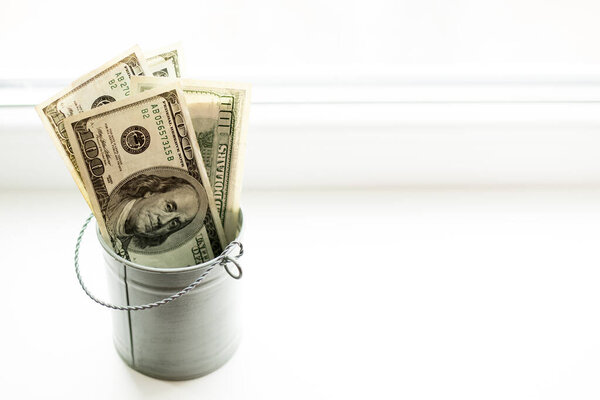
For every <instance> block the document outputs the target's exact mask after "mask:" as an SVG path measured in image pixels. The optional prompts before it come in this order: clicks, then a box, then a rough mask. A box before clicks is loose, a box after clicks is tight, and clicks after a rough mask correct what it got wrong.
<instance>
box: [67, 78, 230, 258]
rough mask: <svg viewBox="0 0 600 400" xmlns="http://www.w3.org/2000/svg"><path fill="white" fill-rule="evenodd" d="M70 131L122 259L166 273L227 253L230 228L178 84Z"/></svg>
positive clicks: (100, 216) (85, 118) (92, 114)
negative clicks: (216, 199) (217, 203)
mask: <svg viewBox="0 0 600 400" xmlns="http://www.w3.org/2000/svg"><path fill="white" fill-rule="evenodd" d="M65 126H66V131H67V136H68V138H69V140H70V141H71V143H72V145H73V151H74V155H75V159H76V160H77V163H78V165H79V166H80V171H81V177H82V179H83V183H84V186H85V189H86V191H87V193H88V194H89V197H90V201H91V205H92V211H93V212H94V214H95V216H96V219H97V221H98V225H99V228H100V232H101V234H102V236H103V238H104V239H105V241H106V242H107V243H110V244H112V246H113V248H114V249H115V251H116V252H117V253H118V254H120V255H121V256H122V257H124V258H126V259H129V260H131V261H133V262H136V263H139V264H142V265H147V266H154V267H165V268H167V267H183V266H188V265H194V264H198V263H202V262H205V261H208V260H210V259H212V258H214V257H216V256H218V255H219V254H220V253H221V252H222V250H223V248H224V245H225V236H224V233H223V228H222V225H221V221H220V219H219V217H218V213H217V210H216V207H215V204H214V201H213V195H212V190H211V187H210V183H209V180H208V177H207V174H206V170H205V168H204V165H203V163H202V157H201V155H200V150H199V148H198V143H197V142H196V141H195V140H193V139H194V137H193V136H191V137H190V135H193V132H194V131H193V127H192V121H191V118H190V115H189V113H188V111H187V105H186V101H185V97H184V94H183V91H182V88H181V86H180V85H179V84H178V83H170V84H168V85H164V86H161V87H160V88H158V89H156V90H152V91H148V92H144V93H141V94H138V95H134V96H131V97H130V98H128V99H125V100H121V101H119V102H115V103H113V104H110V105H107V106H105V107H103V108H101V109H94V110H91V111H88V112H84V113H81V114H78V115H76V116H73V117H70V118H68V119H67V120H65Z"/></svg>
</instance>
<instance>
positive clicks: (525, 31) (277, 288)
mask: <svg viewBox="0 0 600 400" xmlns="http://www.w3.org/2000/svg"><path fill="white" fill-rule="evenodd" d="M0 11H1V12H0V48H1V49H2V50H3V53H2V61H1V62H0V141H1V143H2V157H0V190H1V194H0V205H1V207H0V221H1V222H0V226H2V227H3V229H2V230H1V231H0V243H1V246H2V247H1V249H2V252H0V254H2V256H1V257H2V258H1V261H2V265H3V267H4V273H5V276H4V277H3V279H2V281H3V282H5V285H4V290H5V293H4V296H3V297H4V298H5V303H4V304H5V306H4V307H5V308H4V309H5V314H4V318H3V319H2V323H1V324H2V325H1V327H2V330H1V331H0V332H1V333H0V343H1V349H2V355H3V362H2V363H1V364H0V365H1V366H0V397H2V398H4V397H6V398H40V397H43V398H65V397H81V396H85V397H89V398H99V399H100V398H119V397H120V398H128V399H132V398H157V399H158V398H161V399H162V398H175V397H177V398H196V399H197V398H203V399H213V398H215V399H220V398H222V399H232V398H256V399H270V398H272V399H276V398H277V399H281V398H286V399H287V398H302V399H307V398H311V399H312V398H327V399H331V398H344V399H349V398H353V397H354V398H368V397H374V398H406V399H439V398H452V399H454V398H456V399H481V398H484V399H506V398H511V399H571V398H577V399H588V398H589V399H594V398H598V397H600V386H599V385H598V380H597V377H598V374H599V373H600V367H599V366H600V363H599V361H598V360H600V339H599V338H600V319H599V318H598V311H599V307H598V305H599V304H600V292H599V291H598V290H597V287H598V285H597V283H598V280H599V279H600V276H599V275H598V268H597V265H598V262H599V261H600V259H599V257H598V255H597V252H596V248H597V245H596V243H597V241H598V238H599V234H598V232H599V230H598V226H600V225H599V224H600V162H599V161H598V160H599V159H600V158H599V157H598V154H599V153H600V150H598V149H600V112H599V111H600V47H598V44H597V41H598V37H600V24H598V23H597V16H598V15H600V4H599V3H597V2H594V1H527V0H525V1H523V0H522V1H516V0H509V1H433V0H425V1H412V2H411V1H368V2H362V1H302V2H300V1H298V2H282V1H252V2H250V1H248V2H244V1H229V2H226V1H220V2H214V1H213V2H202V1H195V2H189V3H187V2H186V3H184V2H158V1H146V2H143V4H133V3H126V2H122V1H119V2H116V1H114V2H113V1H104V2H102V3H96V4H92V3H89V4H88V3H70V2H65V1H55V2H44V3H39V2H33V1H6V0H4V1H3V2H2V3H1V4H0ZM179 40H181V41H182V42H183V47H184V51H185V53H184V57H185V65H184V67H185V70H184V74H185V75H186V76H187V77H192V78H201V79H219V80H241V81H247V82H250V83H252V84H253V104H252V109H251V117H250V125H249V132H248V149H247V158H246V160H247V161H246V163H247V164H246V169H245V175H246V176H245V182H244V193H243V205H244V212H245V216H246V239H245V244H246V248H247V255H245V256H244V259H243V265H244V267H245V276H244V279H243V282H240V283H241V284H242V285H243V286H244V326H245V330H244V339H243V342H242V345H241V347H240V350H239V352H238V353H237V354H236V356H235V357H234V358H233V359H232V361H231V362H230V363H228V364H227V365H226V366H225V367H224V368H222V369H221V370H219V371H217V372H215V373H214V374H211V375H210V376H208V377H205V378H202V379H198V380H194V381H190V382H183V383H169V382H162V381H158V380H154V379H151V378H147V377H145V376H142V375H140V374H138V373H136V372H134V371H131V370H130V369H129V368H127V367H126V366H124V364H123V363H122V362H121V361H120V360H119V359H118V357H117V355H116V353H115V352H114V350H113V349H112V343H111V338H110V334H111V332H110V329H111V327H110V312H109V311H105V310H102V309H100V307H99V306H97V305H95V304H92V303H91V302H90V301H88V299H86V298H85V297H84V295H83V294H82V293H81V292H80V290H79V288H78V286H77V284H76V281H75V279H74V273H73V271H72V266H71V257H72V254H71V252H72V248H73V245H74V239H75V236H76V233H77V232H78V230H79V225H80V224H81V223H82V221H83V219H84V218H85V216H86V215H87V213H88V212H89V211H88V210H86V206H85V204H84V202H83V201H82V200H81V198H80V196H79V194H78V192H77V190H76V188H75V185H74V184H73V183H72V181H71V178H70V177H69V175H68V172H67V170H66V168H65V167H64V166H63V165H62V163H61V160H60V158H59V156H58V154H57V152H56V151H55V149H54V148H53V146H52V144H51V141H50V139H49V138H48V136H47V133H45V132H44V131H43V128H42V126H41V123H40V121H39V119H38V117H37V115H35V112H34V111H33V108H32V107H31V106H32V105H33V104H37V103H39V102H41V101H43V100H45V99H46V98H47V97H49V96H50V95H52V94H53V93H54V92H56V91H58V90H59V89H60V87H61V86H62V85H63V84H65V83H66V82H68V81H71V80H74V79H75V78H77V77H78V76H80V75H82V74H84V73H85V72H87V71H88V70H91V69H93V68H95V67H97V66H98V65H100V64H102V63H103V62H104V61H106V60H107V59H110V58H111V57H113V56H114V55H115V54H117V53H119V52H121V51H123V50H124V49H126V48H128V47H130V46H131V45H132V44H135V43H138V44H140V45H141V46H142V48H143V49H145V50H148V51H150V50H152V49H154V48H156V47H161V46H164V45H168V44H169V43H172V42H176V41H179ZM87 239H89V240H88V246H89V258H88V260H90V261H89V264H88V267H89V269H88V272H89V273H90V274H92V275H91V276H90V278H91V282H94V284H96V285H97V287H96V288H97V290H98V291H99V292H102V289H103V287H102V284H101V281H102V271H101V269H102V266H101V265H100V263H99V262H97V261H96V262H94V260H98V256H97V252H98V249H97V244H96V243H95V242H94V239H93V237H92V235H89V237H88V238H87ZM94 246H95V247H94ZM94 251H95V252H96V256H94V254H95V253H94ZM90 271H91V272H90ZM94 273H96V274H98V273H99V277H98V278H97V279H93V278H94Z"/></svg>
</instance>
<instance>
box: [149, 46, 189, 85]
mask: <svg viewBox="0 0 600 400" xmlns="http://www.w3.org/2000/svg"><path fill="white" fill-rule="evenodd" d="M146 61H147V62H148V67H149V68H150V73H148V74H147V75H148V76H150V75H153V76H158V77H161V78H180V77H181V45H180V44H179V43H177V44H173V45H170V46H168V47H165V48H162V49H159V50H155V51H153V52H152V53H150V54H148V55H147V58H146Z"/></svg>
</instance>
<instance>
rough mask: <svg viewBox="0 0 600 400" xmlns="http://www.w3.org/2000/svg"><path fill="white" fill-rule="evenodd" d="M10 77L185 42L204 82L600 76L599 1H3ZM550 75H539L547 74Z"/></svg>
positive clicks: (1, 32) (77, 69)
mask: <svg viewBox="0 0 600 400" xmlns="http://www.w3.org/2000/svg"><path fill="white" fill-rule="evenodd" d="M0 7H1V10H2V12H1V13H0V48H1V49H2V50H3V62H2V63H0V77H1V78H2V79H7V78H24V77H53V78H68V79H70V78H72V77H75V76H79V75H80V74H81V73H82V72H85V71H87V70H89V69H91V68H93V67H95V66H96V65H97V64H99V63H101V62H103V61H104V60H105V59H108V58H110V57H111V56H112V55H114V54H116V53H118V52H120V51H122V50H124V49H125V48H127V47H129V46H130V45H131V44H132V43H139V44H140V45H142V46H143V47H144V48H147V49H151V48H154V47H157V46H161V45H165V44H168V43H170V42H172V41H176V40H183V42H184V45H185V48H186V50H187V59H188V62H187V66H188V67H189V69H188V70H187V71H188V74H189V75H191V76H194V77H206V78H225V79H239V78H246V77H253V78H256V79H258V81H263V80H269V81H281V80H288V79H297V78H298V77H305V78H308V79H315V80H322V79H323V78H326V80H329V79H332V78H333V79H335V77H336V76H338V73H339V72H340V70H346V69H349V70H351V71H367V73H375V72H376V71H377V67H380V66H384V67H385V68H388V69H389V68H394V69H398V70H407V71H420V70H421V69H422V68H423V67H425V68H427V69H433V70H437V71H439V72H445V71H447V70H448V68H451V69H454V68H458V69H459V70H462V69H467V70H478V71H483V72H490V71H499V72H501V71H505V70H506V69H507V68H508V69H513V70H514V69H516V70H519V71H520V70H521V69H523V68H528V69H530V70H534V71H538V72H546V71H547V70H548V69H550V70H552V69H566V70H574V69H577V68H581V67H584V68H587V67H590V66H591V67H597V66H599V65H600V51H599V50H598V46H597V39H598V37H599V34H600V26H599V24H598V23H597V16H598V15H600V3H598V2H597V1H593V0H554V1H544V0H502V1H492V0H420V1H406V0H399V1H393V0H390V1H384V0H371V1H362V0H332V1H324V0H303V1H281V0H253V1H243V0H233V1H202V0H200V1H189V2H176V1H172V2H165V1H157V0H147V1H144V2H141V3H127V2H123V1H115V0H106V1H102V2H101V3H97V2H81V1H64V0H62V1H61V0H56V1H52V2H40V1H34V0H3V2H2V5H1V6H0ZM536 67H538V68H536Z"/></svg>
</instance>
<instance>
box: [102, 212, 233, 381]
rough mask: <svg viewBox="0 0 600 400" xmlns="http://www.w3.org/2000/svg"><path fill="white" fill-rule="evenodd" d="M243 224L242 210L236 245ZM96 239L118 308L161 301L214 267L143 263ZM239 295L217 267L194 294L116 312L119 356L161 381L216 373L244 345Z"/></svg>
mask: <svg viewBox="0 0 600 400" xmlns="http://www.w3.org/2000/svg"><path fill="white" fill-rule="evenodd" d="M242 226H243V218H242V214H241V212H240V219H239V225H238V235H237V238H236V239H235V240H236V241H240V240H241V233H242ZM97 236H98V240H99V241H100V244H101V245H102V248H103V250H104V251H103V255H104V260H105V264H106V267H107V279H108V290H109V295H110V299H111V302H112V303H114V304H123V305H137V304H147V303H152V302H156V301H159V300H160V299H163V298H165V297H167V296H169V295H171V294H173V293H175V292H177V291H179V290H181V289H182V288H184V287H186V286H187V285H188V284H190V283H191V282H193V281H194V280H195V279H197V278H198V277H199V276H201V275H202V274H203V273H205V272H207V270H208V268H210V262H207V263H204V264H200V265H196V266H191V267H184V268H153V267H147V266H143V265H139V264H136V263H132V262H129V261H127V260H125V259H123V258H121V257H119V256H118V255H117V254H116V253H115V252H114V251H113V249H112V248H111V247H110V246H109V245H108V244H106V243H105V242H104V240H103V239H102V236H101V235H100V234H99V233H98V234H97ZM213 268H214V263H213ZM240 272H241V270H240ZM239 291H240V282H238V281H236V280H235V279H232V278H231V277H230V274H228V271H227V270H226V269H225V268H222V267H220V266H219V267H217V268H214V269H212V270H210V273H209V274H208V275H206V277H205V278H204V280H202V282H201V283H200V284H199V285H198V286H196V287H195V288H194V289H193V290H191V291H189V292H188V293H186V294H185V295H184V296H181V297H180V298H177V299H176V300H175V301H171V302H169V303H168V304H164V305H161V306H160V307H155V308H151V309H145V310H139V311H137V310H128V311H112V312H113V339H114V345H115V348H116V350H117V353H118V354H119V356H120V357H121V358H122V359H123V361H125V363H127V364H128V365H129V366H130V367H131V368H133V369H135V370H136V371H139V372H141V373H143V374H145V375H148V376H151V377H154V378H159V379H166V380H186V379H193V378H198V377H201V376H203V375H206V374H208V373H210V372H212V371H214V370H216V369H218V368H219V367H221V366H222V365H223V364H225V363H226V362H227V361H228V360H229V359H230V358H231V357H232V356H233V354H234V353H235V351H236V349H237V347H238V344H239V341H240V336H241V329H240V328H241V326H240V318H239Z"/></svg>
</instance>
